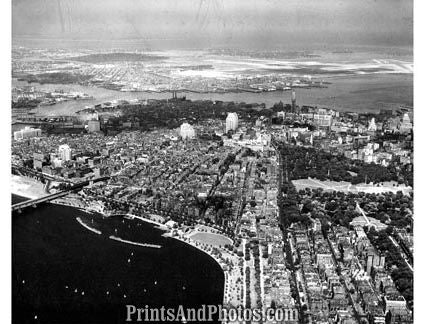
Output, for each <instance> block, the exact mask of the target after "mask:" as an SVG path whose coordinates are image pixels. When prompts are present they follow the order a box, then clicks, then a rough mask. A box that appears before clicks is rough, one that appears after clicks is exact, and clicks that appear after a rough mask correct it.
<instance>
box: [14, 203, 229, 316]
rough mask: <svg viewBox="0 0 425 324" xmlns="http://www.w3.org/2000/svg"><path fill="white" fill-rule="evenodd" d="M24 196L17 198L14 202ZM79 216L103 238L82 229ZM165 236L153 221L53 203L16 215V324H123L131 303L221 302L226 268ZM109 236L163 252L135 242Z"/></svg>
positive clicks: (139, 304)
mask: <svg viewBox="0 0 425 324" xmlns="http://www.w3.org/2000/svg"><path fill="white" fill-rule="evenodd" d="M19 199H20V198H19V197H16V196H14V197H13V198H12V201H13V202H17V201H19ZM76 217H80V218H81V219H83V221H84V222H85V223H86V224H89V225H90V227H95V228H97V229H99V230H101V231H102V235H97V234H95V233H93V232H91V231H89V230H87V229H86V228H84V227H83V226H81V225H80V224H79V223H78V222H77V220H76ZM115 229H116V231H115ZM162 233H163V231H162V230H160V229H158V228H156V227H155V225H152V224H149V223H145V222H141V221H130V220H126V219H123V218H122V217H119V216H117V217H112V218H103V217H102V216H101V215H95V214H92V215H90V214H87V213H84V212H82V211H80V210H78V209H75V208H71V207H64V206H59V205H54V204H46V205H44V206H39V207H38V208H36V209H33V210H31V209H30V210H28V211H26V212H24V213H22V214H13V215H12V319H13V322H14V323H29V322H31V323H34V322H39V323H123V322H124V321H125V318H126V308H125V305H126V304H132V305H135V306H137V307H144V306H145V305H149V306H150V307H161V306H165V307H174V308H176V307H178V305H183V306H185V307H193V308H198V307H201V305H203V304H213V305H219V304H221V302H222V299H223V285H224V274H223V272H222V270H221V268H220V266H219V265H218V264H217V263H216V262H215V261H214V260H213V259H212V258H210V257H209V256H207V255H206V254H204V253H203V252H200V251H198V250H197V249H195V248H193V247H191V246H188V245H186V244H184V243H182V242H180V241H177V240H174V239H172V238H164V237H162V236H161V234H162ZM109 235H115V236H118V237H120V238H123V239H126V240H130V241H137V242H142V243H150V244H157V245H161V246H162V248H160V249H153V248H145V247H140V246H134V245H128V244H125V243H121V242H116V241H114V240H111V239H109V238H108V236H109Z"/></svg>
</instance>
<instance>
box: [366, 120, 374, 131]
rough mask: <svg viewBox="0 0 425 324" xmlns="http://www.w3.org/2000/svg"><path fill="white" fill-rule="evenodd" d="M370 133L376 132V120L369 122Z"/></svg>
mask: <svg viewBox="0 0 425 324" xmlns="http://www.w3.org/2000/svg"><path fill="white" fill-rule="evenodd" d="M367 130H368V131H370V132H376V124H375V118H372V119H371V120H370V122H369V127H368V128H367Z"/></svg>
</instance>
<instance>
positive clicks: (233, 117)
mask: <svg viewBox="0 0 425 324" xmlns="http://www.w3.org/2000/svg"><path fill="white" fill-rule="evenodd" d="M238 120H239V119H238V115H237V114H236V113H229V114H227V118H226V133H227V132H228V131H229V130H233V131H236V129H237V128H238Z"/></svg>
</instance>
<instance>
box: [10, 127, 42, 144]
mask: <svg viewBox="0 0 425 324" xmlns="http://www.w3.org/2000/svg"><path fill="white" fill-rule="evenodd" d="M38 136H41V129H39V128H31V127H28V126H26V127H25V128H24V129H21V130H19V131H16V132H14V133H13V137H14V139H15V141H18V140H21V139H25V138H31V137H38Z"/></svg>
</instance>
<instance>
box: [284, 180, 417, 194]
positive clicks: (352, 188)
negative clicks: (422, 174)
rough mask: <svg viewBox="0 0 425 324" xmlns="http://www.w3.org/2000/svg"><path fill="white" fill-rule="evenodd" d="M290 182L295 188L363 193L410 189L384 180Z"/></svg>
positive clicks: (404, 192) (407, 190) (409, 190)
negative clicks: (374, 182) (373, 182)
mask: <svg viewBox="0 0 425 324" xmlns="http://www.w3.org/2000/svg"><path fill="white" fill-rule="evenodd" d="M292 183H293V184H294V186H295V188H296V189H297V190H301V189H305V188H310V189H317V188H322V189H323V190H325V191H343V192H353V193H357V192H365V193H383V192H394V193H396V192H397V191H402V192H403V194H408V193H409V192H411V191H412V188H411V187H406V186H404V185H401V186H399V185H397V183H396V182H384V183H382V184H380V185H372V184H365V183H362V184H357V185H352V184H351V183H349V182H345V181H340V182H337V181H329V180H326V181H320V180H317V179H312V178H308V179H300V180H293V181H292Z"/></svg>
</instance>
